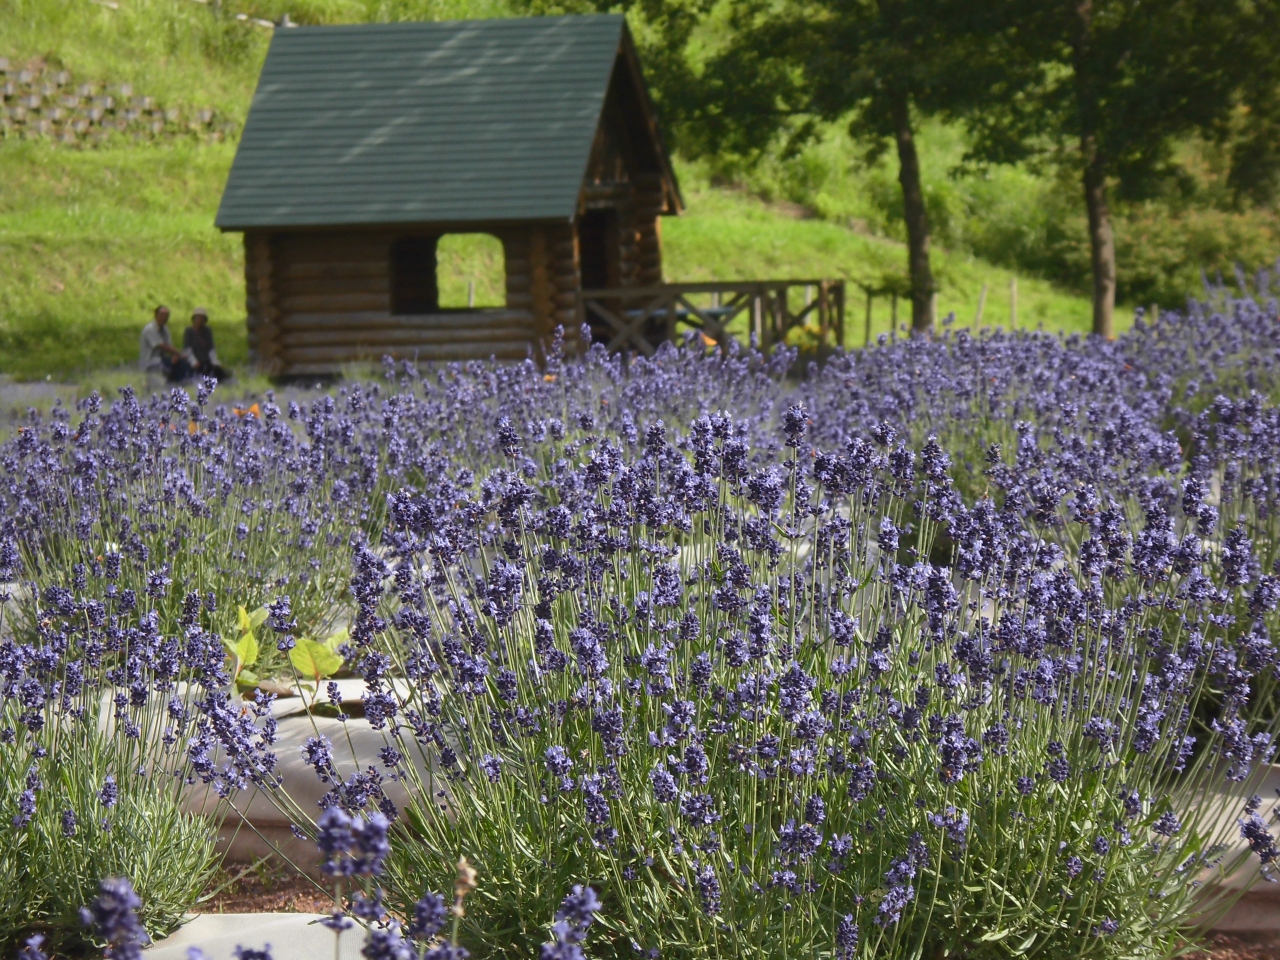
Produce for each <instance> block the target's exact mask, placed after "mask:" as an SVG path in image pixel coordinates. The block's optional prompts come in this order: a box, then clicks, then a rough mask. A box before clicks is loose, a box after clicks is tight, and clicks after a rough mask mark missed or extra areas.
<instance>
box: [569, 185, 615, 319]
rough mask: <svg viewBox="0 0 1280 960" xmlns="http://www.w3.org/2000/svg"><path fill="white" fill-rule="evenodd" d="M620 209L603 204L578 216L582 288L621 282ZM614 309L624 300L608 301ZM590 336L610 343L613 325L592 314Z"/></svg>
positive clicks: (598, 287) (597, 287)
mask: <svg viewBox="0 0 1280 960" xmlns="http://www.w3.org/2000/svg"><path fill="white" fill-rule="evenodd" d="M618 241H619V238H618V211H616V210H613V209H610V208H604V209H600V210H588V211H586V212H585V213H583V214H582V216H581V217H579V218H578V271H579V277H580V278H581V281H582V289H583V290H605V289H609V288H613V287H617V286H619V285H620V284H619V280H620V277H619V275H618V274H619V271H618ZM605 306H607V307H608V308H609V309H611V310H615V311H616V310H618V309H621V307H622V304H621V303H616V302H613V301H605ZM590 324H591V339H592V340H594V341H596V342H604V343H607V342H608V340H609V338H610V336H611V333H612V331H611V329H610V328H609V326H608V325H606V324H604V323H603V322H602V321H601V320H600V319H599V318H598V317H594V316H593V317H592V318H591V320H590Z"/></svg>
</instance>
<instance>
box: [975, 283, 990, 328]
mask: <svg viewBox="0 0 1280 960" xmlns="http://www.w3.org/2000/svg"><path fill="white" fill-rule="evenodd" d="M986 305H987V285H986V284H985V283H984V284H983V285H982V292H981V293H979V294H978V315H977V316H976V317H974V318H973V329H974V330H975V331H978V330H981V329H982V308H983V307H985V306H986Z"/></svg>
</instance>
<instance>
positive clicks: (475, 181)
mask: <svg viewBox="0 0 1280 960" xmlns="http://www.w3.org/2000/svg"><path fill="white" fill-rule="evenodd" d="M624 29H625V25H624V21H623V18H622V17H621V16H617V15H599V16H568V17H535V18H527V19H497V20H467V21H446V22H440V23H391V24H367V25H366V24H361V25H356V26H336V27H297V28H294V29H281V30H277V31H276V33H275V37H274V38H273V39H272V41H271V49H270V50H269V51H268V53H267V60H266V64H265V65H264V66H263V68H262V76H261V78H260V79H259V81H258V90H257V93H256V94H255V95H254V98H253V105H252V107H251V108H250V110H249V118H248V121H247V122H246V123H245V128H244V134H243V136H242V137H241V140H240V147H239V149H238V151H237V152H236V158H235V162H234V164H233V165H232V167H231V175H230V177H229V178H228V180H227V188H226V190H225V192H224V193H223V195H222V204H221V206H220V207H219V208H218V217H217V225H218V226H219V227H221V228H222V229H224V230H243V229H246V228H254V227H293V226H334V225H340V224H390V223H431V222H441V223H464V222H474V221H497V220H508V221H511V220H553V219H554V220H567V219H569V218H571V217H572V216H573V215H574V211H575V210H576V207H577V201H578V192H579V189H580V187H581V185H582V177H583V174H584V172H585V170H586V166H587V160H588V155H589V153H590V150H591V145H592V140H593V138H594V135H595V131H596V126H597V123H598V122H599V119H600V112H601V108H602V107H603V104H604V99H605V93H606V90H607V89H608V85H609V76H610V73H611V71H612V69H613V65H614V61H615V59H616V58H617V56H618V52H619V49H620V45H621V43H622V38H623V30H624Z"/></svg>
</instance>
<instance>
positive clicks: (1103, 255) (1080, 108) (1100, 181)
mask: <svg viewBox="0 0 1280 960" xmlns="http://www.w3.org/2000/svg"><path fill="white" fill-rule="evenodd" d="M1068 2H1069V3H1070V2H1075V3H1076V7H1075V18H1076V19H1075V35H1074V37H1073V38H1072V61H1073V67H1074V70H1075V93H1076V112H1077V113H1078V115H1079V117H1080V163H1081V166H1082V168H1083V172H1084V176H1083V178H1082V180H1083V186H1084V206H1085V209H1086V210H1087V211H1088V212H1089V261H1090V266H1091V267H1092V270H1093V332H1094V333H1096V334H1098V336H1100V337H1106V338H1107V339H1108V340H1110V339H1111V338H1112V337H1114V336H1115V313H1116V241H1115V236H1114V234H1113V233H1112V232H1111V211H1110V210H1108V209H1107V166H1106V158H1105V157H1103V156H1102V155H1101V153H1100V152H1099V150H1098V140H1097V130H1098V107H1099V103H1098V89H1097V84H1096V83H1095V82H1094V81H1095V78H1094V69H1093V67H1094V64H1093V58H1094V53H1093V0H1068Z"/></svg>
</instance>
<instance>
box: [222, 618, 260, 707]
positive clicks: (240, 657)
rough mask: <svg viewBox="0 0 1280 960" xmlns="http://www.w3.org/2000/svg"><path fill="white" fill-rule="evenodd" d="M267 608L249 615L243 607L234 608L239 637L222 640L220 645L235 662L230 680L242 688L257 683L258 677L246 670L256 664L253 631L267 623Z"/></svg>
mask: <svg viewBox="0 0 1280 960" xmlns="http://www.w3.org/2000/svg"><path fill="white" fill-rule="evenodd" d="M267 615H268V612H267V608H266V607H259V608H258V609H257V610H255V611H253V613H249V612H248V611H247V610H245V608H244V607H243V606H241V607H238V608H236V627H237V629H238V631H239V635H238V636H237V637H236V639H235V640H232V639H231V638H229V637H223V638H222V645H223V646H224V647H226V648H227V652H228V653H229V654H231V657H232V659H233V660H234V661H235V664H234V672H233V673H232V675H231V676H232V679H233V680H235V682H236V683H237V684H238V685H239V686H242V687H253V686H256V685H257V683H258V675H257V674H256V673H254V672H253V671H251V670H249V669H247V668H248V667H252V666H253V665H254V664H256V663H257V662H258V653H259V651H260V647H259V646H258V635H257V633H256V632H255V631H257V629H258V628H259V627H260V626H262V625H263V624H264V623H266V621H267Z"/></svg>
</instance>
